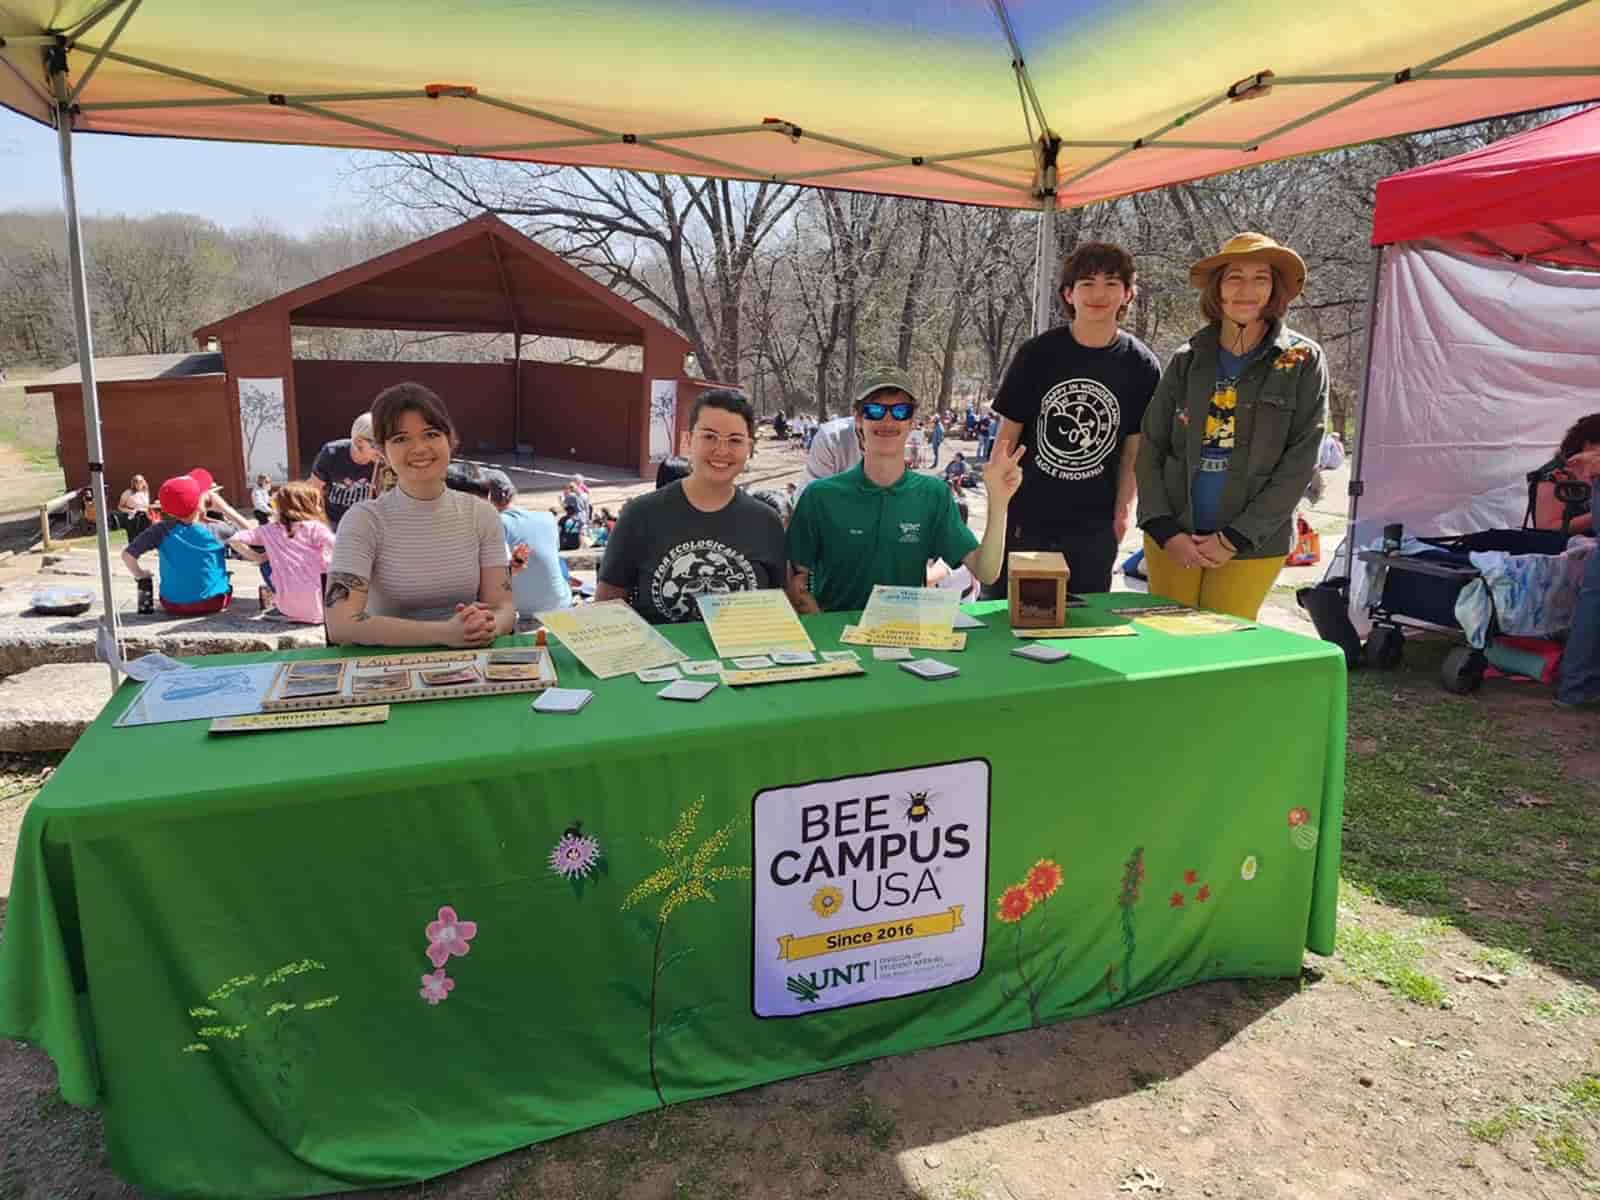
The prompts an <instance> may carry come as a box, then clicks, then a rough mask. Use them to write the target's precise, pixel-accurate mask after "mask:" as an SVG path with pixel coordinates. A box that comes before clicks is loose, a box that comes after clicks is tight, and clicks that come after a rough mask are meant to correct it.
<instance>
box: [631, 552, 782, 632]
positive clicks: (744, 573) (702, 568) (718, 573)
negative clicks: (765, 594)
mask: <svg viewBox="0 0 1600 1200" xmlns="http://www.w3.org/2000/svg"><path fill="white" fill-rule="evenodd" d="M760 586H761V581H760V579H759V577H758V576H757V575H756V569H755V567H754V566H752V565H751V563H750V560H749V559H748V558H746V557H745V556H744V555H742V554H740V553H739V552H738V551H737V550H735V549H734V548H733V547H732V546H727V545H724V544H723V543H721V542H719V541H717V540H716V539H715V538H697V539H695V540H694V541H691V542H682V543H680V544H679V545H677V546H674V547H673V548H672V550H671V551H670V552H669V553H667V554H666V555H664V556H663V557H662V559H661V561H660V562H658V563H657V564H656V569H655V571H654V572H652V573H651V576H650V599H651V600H652V601H653V602H654V603H655V606H656V609H657V610H658V611H659V612H660V613H661V614H662V615H663V616H665V617H666V618H667V620H669V621H698V620H700V607H699V605H698V604H696V603H695V601H696V598H697V597H699V596H726V595H727V594H728V593H729V592H745V591H753V590H755V589H756V588H759V587H760Z"/></svg>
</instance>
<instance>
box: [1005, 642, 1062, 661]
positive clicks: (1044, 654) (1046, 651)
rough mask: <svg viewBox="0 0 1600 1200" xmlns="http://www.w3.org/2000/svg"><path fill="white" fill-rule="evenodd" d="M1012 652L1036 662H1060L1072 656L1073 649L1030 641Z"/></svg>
mask: <svg viewBox="0 0 1600 1200" xmlns="http://www.w3.org/2000/svg"><path fill="white" fill-rule="evenodd" d="M1011 653H1013V654H1015V655H1016V656H1017V657H1018V658H1031V659H1032V660H1033V661H1034V662H1045V663H1050V662H1060V661H1061V660H1062V659H1063V658H1071V657H1072V651H1071V650H1063V649H1062V648H1061V647H1060V646H1046V645H1044V644H1042V643H1040V642H1030V643H1028V644H1027V645H1026V646H1018V647H1017V648H1016V649H1015V650H1013V651H1012V652H1011Z"/></svg>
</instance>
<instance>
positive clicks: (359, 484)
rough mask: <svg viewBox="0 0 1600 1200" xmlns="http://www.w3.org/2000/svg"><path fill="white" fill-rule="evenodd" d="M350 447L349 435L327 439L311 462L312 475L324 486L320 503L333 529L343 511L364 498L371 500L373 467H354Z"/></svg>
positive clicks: (337, 526)
mask: <svg viewBox="0 0 1600 1200" xmlns="http://www.w3.org/2000/svg"><path fill="white" fill-rule="evenodd" d="M350 446H351V441H350V439H349V438H339V439H338V440H337V441H332V442H329V443H328V444H327V445H325V446H324V447H323V448H322V450H321V451H320V452H319V453H318V454H317V461H316V462H314V463H312V464H311V474H312V475H313V476H314V477H316V478H317V479H320V480H322V482H323V483H324V484H325V485H327V486H326V490H325V491H324V492H323V493H322V504H323V507H324V508H326V509H327V510H328V524H330V525H332V526H333V527H334V529H335V530H337V529H338V528H339V519H340V518H341V517H343V516H344V514H345V513H347V512H349V511H350V510H351V509H352V508H354V507H355V506H356V505H358V504H360V503H361V502H362V501H363V500H371V499H372V467H371V466H370V465H369V466H365V467H359V466H357V465H356V460H355V459H354V458H353V457H351V455H350Z"/></svg>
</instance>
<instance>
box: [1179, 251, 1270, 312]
mask: <svg viewBox="0 0 1600 1200" xmlns="http://www.w3.org/2000/svg"><path fill="white" fill-rule="evenodd" d="M1257 261H1258V262H1259V261H1260V260H1259V259H1258V260H1257ZM1233 265H1235V264H1233V263H1223V264H1222V265H1221V266H1220V267H1218V268H1216V269H1215V270H1214V271H1212V272H1211V278H1210V279H1208V280H1206V285H1205V287H1203V288H1201V289H1200V311H1201V313H1202V314H1204V316H1205V319H1206V320H1208V321H1220V320H1222V277H1223V275H1225V274H1226V273H1227V270H1228V268H1229V267H1231V266H1233ZM1269 269H1270V270H1271V271H1272V295H1271V296H1270V297H1269V298H1268V300H1267V303H1266V307H1265V308H1263V309H1262V310H1261V318H1262V320H1265V321H1281V320H1283V314H1284V313H1286V312H1288V311H1289V301H1288V295H1289V284H1288V282H1287V281H1286V280H1285V279H1284V277H1283V272H1281V271H1279V270H1278V268H1277V267H1270V268H1269Z"/></svg>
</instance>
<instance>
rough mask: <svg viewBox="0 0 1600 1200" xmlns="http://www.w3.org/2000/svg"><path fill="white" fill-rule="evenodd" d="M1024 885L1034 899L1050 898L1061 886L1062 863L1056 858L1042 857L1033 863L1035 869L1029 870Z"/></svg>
mask: <svg viewBox="0 0 1600 1200" xmlns="http://www.w3.org/2000/svg"><path fill="white" fill-rule="evenodd" d="M1023 886H1024V887H1026V888H1027V889H1028V895H1029V896H1030V897H1032V898H1033V899H1034V900H1048V899H1050V897H1051V896H1054V895H1055V894H1056V889H1057V888H1058V887H1060V886H1061V864H1060V863H1058V862H1056V861H1055V860H1054V859H1050V858H1041V859H1040V860H1039V861H1038V862H1036V863H1034V864H1033V870H1031V871H1029V872H1028V880H1027V882H1026V883H1025V884H1024V885H1023Z"/></svg>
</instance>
